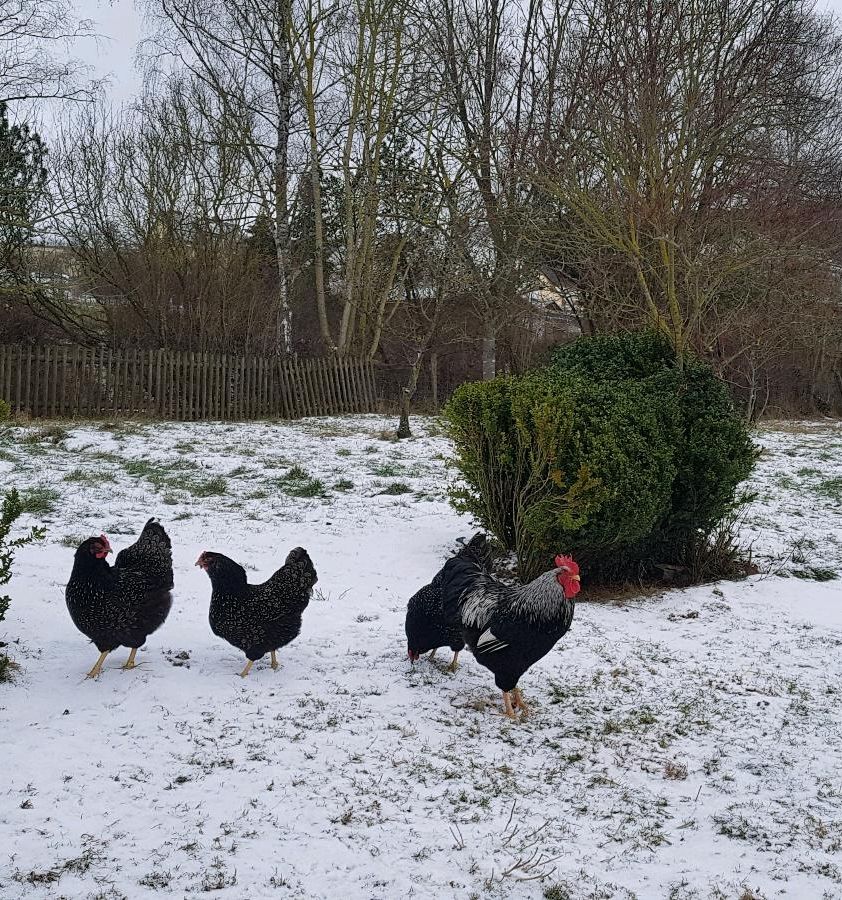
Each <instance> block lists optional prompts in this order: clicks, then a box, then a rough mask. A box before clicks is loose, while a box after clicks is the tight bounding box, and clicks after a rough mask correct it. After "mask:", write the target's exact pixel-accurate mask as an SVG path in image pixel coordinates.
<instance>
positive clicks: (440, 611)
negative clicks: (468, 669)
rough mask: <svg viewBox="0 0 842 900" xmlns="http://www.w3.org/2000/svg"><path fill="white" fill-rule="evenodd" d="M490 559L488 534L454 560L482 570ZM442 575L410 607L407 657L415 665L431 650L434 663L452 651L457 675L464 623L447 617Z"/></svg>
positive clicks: (452, 667) (474, 539)
mask: <svg viewBox="0 0 842 900" xmlns="http://www.w3.org/2000/svg"><path fill="white" fill-rule="evenodd" d="M488 555H489V547H488V540H487V538H486V536H485V535H484V534H482V533H478V534H475V535H474V536H473V537H472V538H471V540H470V541H468V543H467V544H465V546H464V547H462V549H461V550H459V552H458V553H457V554H456V556H455V557H454V558H456V559H466V560H471V561H472V562H474V563H476V564H477V565H480V566H482V565H485V563H486V562H487V561H488ZM442 572H443V569H440V570H439V571H438V572H437V573H436V575H435V577H434V578H433V580H432V581H431V582H430V584H425V585H424V587H422V588H421V589H420V590H419V591H417V592H416V593H415V594H413V595H412V597H411V598H410V600H409V603H408V604H407V607H406V623H405V626H404V628H405V630H406V646H407V656H408V657H409V658H410V660H412V662H415V661H416V660H417V659H418V658H419V657H420V656H421V654H422V653H427V652H428V651H430V650H431V651H432V653H431V654H430V658H431V659H432V657H433V656H434V655H435V652H436V650H437V649H438V648H439V647H450V649H451V650H452V651H453V660H452V661H451V663H450V665H449V666H448V669H449V670H450V671H451V672H455V671H456V667H457V666H458V664H459V663H458V661H459V652H460V651H461V650H462V649H463V648H464V646H465V640H464V638H463V636H462V623H461V622H459V621H456V622H455V623H454V622H451V621H448V617H447V616H446V615H445V612H444V604H443V602H442V594H441V579H442Z"/></svg>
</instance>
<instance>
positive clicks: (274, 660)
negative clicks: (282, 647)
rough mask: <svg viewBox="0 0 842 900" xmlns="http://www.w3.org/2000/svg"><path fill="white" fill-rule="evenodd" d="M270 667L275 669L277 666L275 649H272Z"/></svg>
mask: <svg viewBox="0 0 842 900" xmlns="http://www.w3.org/2000/svg"><path fill="white" fill-rule="evenodd" d="M272 668H273V669H277V668H278V657H277V656H276V655H275V651H274V650H273V651H272Z"/></svg>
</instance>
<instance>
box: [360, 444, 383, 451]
mask: <svg viewBox="0 0 842 900" xmlns="http://www.w3.org/2000/svg"><path fill="white" fill-rule="evenodd" d="M378 452H379V448H378V447H375V446H374V444H366V446H365V447H363V453H378Z"/></svg>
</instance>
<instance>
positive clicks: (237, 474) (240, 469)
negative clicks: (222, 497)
mask: <svg viewBox="0 0 842 900" xmlns="http://www.w3.org/2000/svg"><path fill="white" fill-rule="evenodd" d="M243 475H254V469H250V468H249V467H248V466H237V468H236V469H232V470H231V471H230V472H229V473H228V477H229V478H241V477H242V476H243Z"/></svg>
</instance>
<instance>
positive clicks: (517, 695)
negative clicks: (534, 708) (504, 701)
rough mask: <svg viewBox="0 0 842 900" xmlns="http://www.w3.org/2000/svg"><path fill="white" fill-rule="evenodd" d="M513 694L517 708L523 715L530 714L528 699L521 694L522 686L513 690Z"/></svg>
mask: <svg viewBox="0 0 842 900" xmlns="http://www.w3.org/2000/svg"><path fill="white" fill-rule="evenodd" d="M512 695H513V697H514V707H515V709H519V710H520V712H521V715H522V716H528V715H529V707H528V706H527V705H526V701H525V700H524V699H523V694H521V692H520V688H515V689H514V690H513V691H512Z"/></svg>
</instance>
